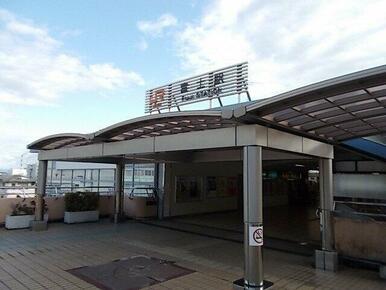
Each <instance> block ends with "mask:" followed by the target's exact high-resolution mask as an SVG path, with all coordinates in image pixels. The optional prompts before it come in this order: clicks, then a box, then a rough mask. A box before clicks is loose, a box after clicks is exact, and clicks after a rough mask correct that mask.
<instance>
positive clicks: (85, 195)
mask: <svg viewBox="0 0 386 290" xmlns="http://www.w3.org/2000/svg"><path fill="white" fill-rule="evenodd" d="M64 203H65V208H66V211H69V212H75V211H91V210H97V209H98V204H99V195H98V193H96V192H68V193H66V194H65V196H64Z"/></svg>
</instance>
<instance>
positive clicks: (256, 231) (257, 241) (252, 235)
mask: <svg viewBox="0 0 386 290" xmlns="http://www.w3.org/2000/svg"><path fill="white" fill-rule="evenodd" d="M249 245H250V246H254V247H261V246H262V245H263V226H249Z"/></svg>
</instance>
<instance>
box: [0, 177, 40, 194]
mask: <svg viewBox="0 0 386 290" xmlns="http://www.w3.org/2000/svg"><path fill="white" fill-rule="evenodd" d="M35 184H36V182H35V180H31V179H29V178H27V177H26V176H22V175H10V176H4V177H3V176H0V198H4V197H5V198H11V197H18V196H20V197H33V196H35Z"/></svg>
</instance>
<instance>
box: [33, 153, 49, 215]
mask: <svg viewBox="0 0 386 290" xmlns="http://www.w3.org/2000/svg"><path fill="white" fill-rule="evenodd" d="M47 164H48V161H47V160H39V167H38V180H37V187H36V194H35V220H37V221H42V220H43V217H44V205H43V198H44V196H45V195H46V183H47Z"/></svg>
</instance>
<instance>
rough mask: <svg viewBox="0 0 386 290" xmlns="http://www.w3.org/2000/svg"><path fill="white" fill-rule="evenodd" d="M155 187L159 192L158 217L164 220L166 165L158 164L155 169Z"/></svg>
mask: <svg viewBox="0 0 386 290" xmlns="http://www.w3.org/2000/svg"><path fill="white" fill-rule="evenodd" d="M154 187H155V188H156V190H157V215H158V219H160V220H161V219H163V216H164V214H163V212H164V192H165V163H156V164H155V168H154Z"/></svg>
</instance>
